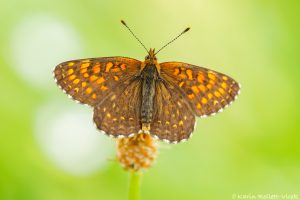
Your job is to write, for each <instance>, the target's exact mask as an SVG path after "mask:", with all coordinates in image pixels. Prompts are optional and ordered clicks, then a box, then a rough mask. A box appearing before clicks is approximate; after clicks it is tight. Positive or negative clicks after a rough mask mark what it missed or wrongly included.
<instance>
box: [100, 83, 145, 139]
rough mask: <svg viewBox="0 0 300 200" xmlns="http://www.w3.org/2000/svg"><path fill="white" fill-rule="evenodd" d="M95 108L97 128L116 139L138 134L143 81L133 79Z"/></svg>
mask: <svg viewBox="0 0 300 200" xmlns="http://www.w3.org/2000/svg"><path fill="white" fill-rule="evenodd" d="M126 83H127V84H125V85H123V86H121V87H118V88H116V89H115V90H114V91H112V93H111V94H110V95H109V96H108V97H107V98H106V99H105V100H104V101H103V102H102V103H101V104H98V105H97V106H96V107H95V108H94V122H95V124H96V125H97V128H98V129H100V130H102V131H104V132H105V133H106V134H108V135H112V136H114V137H118V136H129V135H130V134H132V133H133V134H137V133H138V132H139V130H140V129H141V122H140V107H141V80H140V79H138V78H132V79H130V80H127V81H126Z"/></svg>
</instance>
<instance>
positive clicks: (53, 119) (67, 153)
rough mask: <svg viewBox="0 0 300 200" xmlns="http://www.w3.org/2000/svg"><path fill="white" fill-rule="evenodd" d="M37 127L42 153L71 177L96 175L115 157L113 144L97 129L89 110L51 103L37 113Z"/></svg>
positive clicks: (37, 136) (57, 102)
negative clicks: (95, 173)
mask: <svg viewBox="0 0 300 200" xmlns="http://www.w3.org/2000/svg"><path fill="white" fill-rule="evenodd" d="M71 103H72V102H71ZM35 126H36V138H37V141H38V144H39V145H40V147H41V149H42V150H43V152H44V153H45V154H46V155H48V157H49V158H50V160H51V161H52V162H54V164H55V165H56V166H57V167H59V168H61V169H63V170H64V171H66V172H68V173H70V174H72V175H78V176H82V175H89V174H91V173H94V172H97V171H98V170H100V169H101V168H103V167H105V166H106V164H107V163H108V162H109V159H110V158H113V155H114V154H113V152H114V150H113V149H114V144H113V141H112V140H111V138H109V137H107V136H105V135H104V134H103V133H100V132H99V131H97V130H96V128H95V126H94V124H93V120H92V109H90V108H87V107H84V106H82V108H77V106H67V107H66V106H63V105H62V103H61V102H59V101H56V102H55V101H51V102H49V103H47V104H44V105H43V106H42V107H41V108H40V109H39V110H38V112H37V115H36V125H35Z"/></svg>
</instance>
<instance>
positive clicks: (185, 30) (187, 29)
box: [155, 27, 191, 55]
mask: <svg viewBox="0 0 300 200" xmlns="http://www.w3.org/2000/svg"><path fill="white" fill-rule="evenodd" d="M190 29H191V28H190V27H188V28H186V29H184V31H182V32H181V33H180V34H179V35H177V37H175V38H174V39H173V40H171V41H170V42H168V43H167V44H165V45H164V46H163V47H161V48H160V49H159V50H158V51H157V52H156V53H155V55H156V54H158V52H160V51H161V50H162V49H164V48H165V47H166V46H168V45H169V44H171V43H172V42H174V41H175V40H177V38H179V37H180V36H181V35H183V34H184V33H186V32H188V31H189V30H190Z"/></svg>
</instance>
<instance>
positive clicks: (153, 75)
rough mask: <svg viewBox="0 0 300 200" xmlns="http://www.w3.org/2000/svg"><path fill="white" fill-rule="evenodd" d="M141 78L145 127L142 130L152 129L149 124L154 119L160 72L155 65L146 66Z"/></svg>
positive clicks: (142, 115)
mask: <svg viewBox="0 0 300 200" xmlns="http://www.w3.org/2000/svg"><path fill="white" fill-rule="evenodd" d="M141 78H142V104H141V122H142V127H143V128H142V129H150V127H149V124H150V123H151V122H152V119H153V103H154V96H155V82H156V80H157V78H158V72H157V70H156V66H155V65H154V64H149V65H146V66H145V68H144V69H143V71H142V72H141ZM145 127H147V128H145ZM147 131H149V130H147Z"/></svg>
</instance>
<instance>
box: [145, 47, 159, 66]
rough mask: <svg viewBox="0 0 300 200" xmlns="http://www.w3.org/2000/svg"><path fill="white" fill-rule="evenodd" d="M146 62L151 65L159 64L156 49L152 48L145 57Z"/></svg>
mask: <svg viewBox="0 0 300 200" xmlns="http://www.w3.org/2000/svg"><path fill="white" fill-rule="evenodd" d="M145 62H146V63H149V64H156V63H157V58H156V56H155V49H152V48H150V50H149V52H148V55H147V56H146V57H145Z"/></svg>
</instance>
